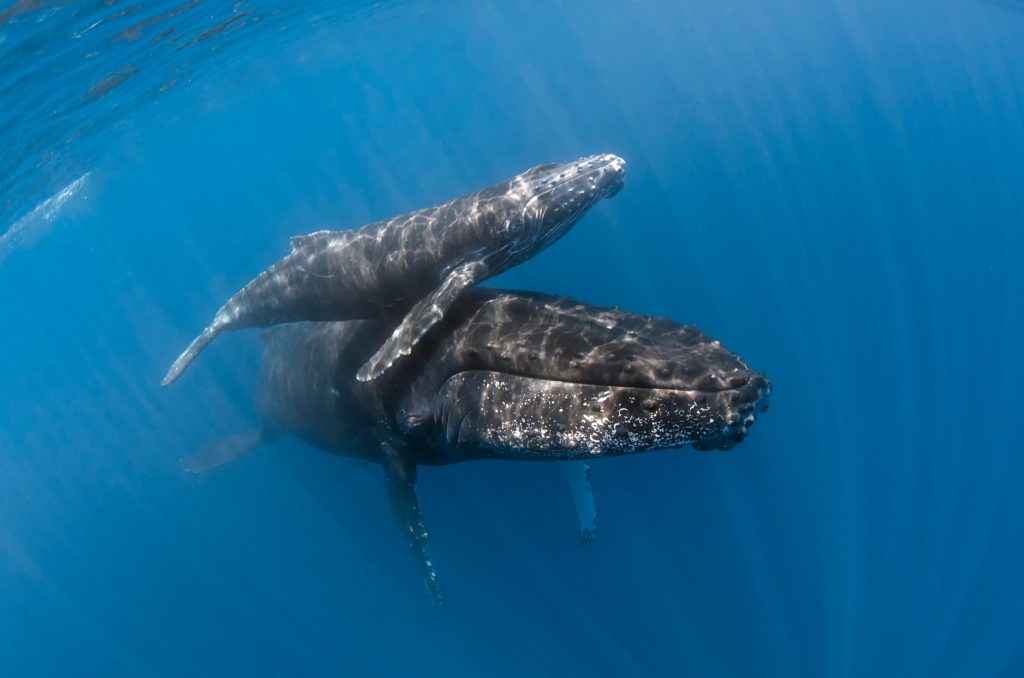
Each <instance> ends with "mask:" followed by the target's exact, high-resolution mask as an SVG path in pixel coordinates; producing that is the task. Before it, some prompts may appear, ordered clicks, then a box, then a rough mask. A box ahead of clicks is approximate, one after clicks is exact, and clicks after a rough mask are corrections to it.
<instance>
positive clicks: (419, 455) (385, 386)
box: [187, 288, 771, 600]
mask: <svg viewBox="0 0 1024 678" xmlns="http://www.w3.org/2000/svg"><path fill="white" fill-rule="evenodd" d="M392 323H393V320H392V319H390V318H380V319H374V320H365V321H349V322H312V323H297V324H293V325H287V326H283V327H278V328H274V329H273V330H271V331H270V332H267V333H266V335H265V340H266V350H265V353H264V357H263V362H262V365H261V370H260V377H259V381H258V386H257V392H256V404H257V411H258V412H259V416H260V420H261V423H262V428H261V430H260V431H259V432H254V433H252V434H242V435H239V436H235V437H233V438H230V439H228V441H227V442H225V443H223V444H219V445H216V446H213V447H211V448H208V450H207V451H206V452H205V453H203V454H201V455H199V456H197V458H195V459H193V460H192V461H191V462H190V466H187V468H189V469H190V470H193V471H203V470H206V469H208V468H211V467H214V466H218V465H220V464H222V463H225V462H227V461H231V460H232V459H235V458H237V457H239V456H241V455H242V454H244V453H245V452H246V451H248V450H249V449H251V448H252V447H254V446H255V445H256V444H257V443H259V442H261V441H264V440H266V439H267V438H268V437H272V436H273V435H275V434H276V433H278V432H290V433H293V434H295V435H298V436H299V437H301V438H302V439H304V440H306V441H307V442H309V443H311V444H312V445H314V446H317V447H319V448H322V449H324V450H327V451H330V452H333V453H336V454H340V455H345V456H349V457H355V458H359V459H363V460H367V461H371V462H375V463H379V464H381V465H382V466H383V467H384V472H385V477H386V486H387V490H388V495H389V499H390V504H391V507H392V510H393V512H394V514H395V517H396V518H397V519H398V521H399V524H400V526H401V527H402V529H403V531H404V532H405V534H406V536H407V538H408V541H409V544H410V546H411V547H412V549H413V551H414V553H415V554H416V556H417V558H418V560H419V563H420V565H421V567H422V569H423V573H424V577H425V581H426V584H427V587H428V590H429V591H430V593H431V595H432V596H433V597H434V598H435V600H440V593H439V589H438V585H437V576H436V573H435V571H434V567H433V565H432V562H431V560H430V557H429V554H428V553H427V537H428V534H427V529H426V526H425V523H424V522H423V519H422V517H421V514H420V509H419V502H418V500H417V498H416V490H415V484H416V467H417V466H418V465H442V464H452V463H456V462H461V461H469V460H473V459H482V458H493V459H516V460H588V459H594V458H597V457H606V456H612V455H623V454H630V453H634V452H642V451H646V450H658V449H665V448H677V447H682V446H684V445H693V447H695V448H696V449H699V450H710V449H723V450H727V449H730V448H731V447H733V446H734V445H736V444H737V443H738V442H740V441H742V440H743V438H744V437H745V436H746V435H747V432H748V429H749V428H750V426H751V425H752V424H753V423H754V419H755V417H756V413H757V412H760V411H763V410H764V409H765V408H766V407H767V404H768V395H769V392H770V389H771V387H770V384H769V382H768V381H767V380H766V379H765V377H764V375H763V374H761V373H759V372H754V371H752V370H750V368H748V367H747V365H746V364H744V363H743V361H742V360H741V359H740V358H739V357H737V356H736V355H734V354H733V353H731V352H729V351H728V350H726V349H725V348H723V347H722V346H721V344H720V343H719V342H717V341H714V340H712V339H711V338H709V337H708V336H706V335H704V334H703V333H701V332H700V331H699V330H698V329H697V328H696V327H693V326H690V325H679V324H677V323H674V322H672V321H670V320H668V319H663V318H652V317H650V316H638V315H635V314H632V313H627V312H625V311H621V310H618V309H609V308H599V307H596V306H590V305H587V304H583V303H580V302H576V301H573V300H571V299H568V298H564V297H563V298H556V297H551V296H547V295H542V294H536V293H529V292H508V291H501V290H492V289H481V288H477V289H473V290H471V291H469V292H468V293H467V294H465V295H463V296H462V297H460V298H459V299H458V300H457V301H456V302H455V304H454V305H453V307H452V308H451V309H450V311H449V313H447V314H446V315H445V317H444V318H443V319H442V320H441V321H440V322H439V323H437V324H436V325H435V327H433V328H432V329H431V330H430V331H429V332H428V333H427V334H426V335H425V336H424V337H423V340H422V341H421V342H420V343H419V344H418V345H417V346H416V348H415V349H414V351H413V354H412V356H411V358H410V359H409V360H406V361H403V362H402V363H401V364H399V365H396V366H395V369H393V370H390V371H389V372H388V373H387V374H386V375H384V376H383V377H382V378H380V379H377V380H374V381H371V382H360V381H359V380H357V379H356V378H355V375H356V371H357V369H358V368H359V366H360V365H361V364H362V363H363V362H364V361H365V360H366V357H367V356H368V355H369V354H370V353H371V352H372V350H373V348H374V347H375V346H377V345H378V343H379V341H380V340H381V339H383V338H384V337H385V336H386V335H387V333H388V331H389V330H390V328H391V327H392ZM585 482H586V481H585V477H581V478H577V479H576V482H574V483H573V493H574V498H576V501H577V504H578V505H580V503H581V502H583V503H585V502H586V501H588V497H587V496H586V495H589V487H586V486H585ZM581 495H584V496H582V497H581ZM582 518H583V516H582V515H581V519H582ZM584 536H585V535H584Z"/></svg>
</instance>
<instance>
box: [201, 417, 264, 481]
mask: <svg viewBox="0 0 1024 678" xmlns="http://www.w3.org/2000/svg"><path fill="white" fill-rule="evenodd" d="M271 437H272V436H271V435H268V434H267V432H266V431H264V429H262V428H258V429H255V430H252V431H246V432H244V433H236V434H234V435H231V436H228V437H226V438H224V439H222V440H218V441H217V442H215V443H213V444H211V445H206V446H205V447H203V448H202V449H201V450H199V451H198V452H196V453H195V454H193V455H192V456H190V457H185V458H183V459H182V460H181V468H182V469H184V470H185V471H186V472H187V473H191V474H193V475H201V474H203V473H207V472H208V471H212V470H213V469H215V468H219V467H221V466H224V465H225V464H230V463H231V462H233V461H238V460H239V459H241V458H242V457H244V456H245V455H247V454H249V453H250V452H252V451H253V450H254V449H255V448H257V447H259V446H260V445H261V444H263V443H265V442H267V441H268V440H269V439H270V438H271Z"/></svg>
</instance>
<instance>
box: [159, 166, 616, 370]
mask: <svg viewBox="0 0 1024 678" xmlns="http://www.w3.org/2000/svg"><path fill="white" fill-rule="evenodd" d="M625 166H626V165H625V161H623V160H622V158H619V157H617V156H615V155H611V154H606V155H594V156H590V157H586V158H581V159H580V160H577V161H575V162H567V163H558V164H549V165H539V166H537V167H534V168H532V169H529V170H527V171H525V172H523V173H522V174H519V175H517V176H515V177H512V178H511V179H509V180H508V181H503V182H501V183H498V184H495V185H493V186H489V187H487V188H483V189H481V190H478V191H476V192H474V193H470V194H469V195H465V196H463V197H461V198H456V199H454V200H451V201H449V202H446V203H444V204H441V205H436V206H434V207H427V208H424V209H420V210H416V211H415V212H410V213H408V214H403V215H401V216H397V217H394V218H392V219H388V220H385V221H379V222H374V223H371V224H367V225H365V226H362V227H360V228H356V229H351V230H346V231H318V232H316V233H312V234H310V235H305V236H297V237H295V238H292V241H291V245H292V251H291V253H290V254H288V255H287V256H286V257H284V258H283V259H281V260H280V261H278V262H277V263H275V264H274V265H272V266H271V267H270V268H268V269H266V270H265V271H263V272H262V273H260V274H259V275H258V276H257V277H256V278H255V279H253V280H252V281H251V282H249V283H248V284H247V285H245V287H243V288H242V289H241V290H240V291H239V292H238V293H236V294H235V295H234V296H233V297H231V299H229V300H228V302H227V303H226V304H224V306H223V307H221V309H220V310H219V311H218V312H217V314H216V315H215V316H214V319H213V322H211V323H210V325H209V326H208V327H207V328H206V329H205V330H203V332H202V333H201V334H200V335H199V336H198V337H196V339H195V340H193V342H192V343H191V344H190V345H189V346H188V348H187V349H185V351H184V352H183V353H182V354H181V355H180V356H179V357H178V359H177V360H175V361H174V363H173V364H172V365H171V368H170V369H169V370H168V372H167V375H166V376H165V377H164V379H163V382H162V383H163V384H164V385H165V386H166V385H168V384H170V383H172V382H173V381H175V380H176V379H177V378H178V377H179V376H180V375H181V373H182V372H183V371H184V370H185V368H186V367H188V365H189V363H191V362H192V360H193V359H195V357H196V356H197V355H198V354H199V352H200V351H202V350H203V349H204V348H205V347H206V346H207V345H208V344H209V343H210V342H211V341H213V340H214V338H215V337H216V336H217V335H218V334H220V333H221V332H225V331H228V330H238V329H243V328H247V327H268V326H271V325H276V324H279V323H288V322H296V321H302V320H353V319H362V318H376V317H380V316H383V315H386V314H389V313H390V312H393V311H394V310H395V309H398V308H401V309H403V312H404V317H402V318H400V319H399V320H397V321H396V323H395V324H396V326H395V327H394V328H393V331H392V332H391V334H390V336H387V337H385V338H383V339H382V344H381V345H380V348H379V349H378V350H377V351H376V352H375V353H374V355H372V356H368V360H367V361H366V363H365V365H363V367H362V368H361V369H360V370H359V373H358V375H357V377H358V378H359V379H360V380H361V381H369V380H372V379H375V378H376V377H378V376H379V375H381V374H382V373H383V372H384V371H385V370H387V369H388V368H389V367H390V366H391V365H392V364H393V363H394V362H395V361H396V360H398V359H399V358H400V357H401V356H403V355H408V354H409V352H410V351H411V350H412V348H413V346H415V344H416V343H417V342H418V341H419V340H420V338H421V337H422V336H423V334H424V333H426V332H427V331H428V330H429V329H430V328H431V326H433V325H434V323H436V322H437V321H438V320H439V319H440V318H441V317H443V316H444V314H445V312H446V311H447V309H448V308H449V307H450V306H451V305H452V303H454V301H455V300H456V299H458V298H459V296H460V295H462V294H463V293H464V292H465V291H466V290H467V289H468V288H470V287H472V286H473V285H476V284H477V283H479V282H481V281H482V280H485V279H487V278H490V277H492V276H495V275H497V274H499V273H501V272H503V271H506V270H508V269H509V268H511V267H513V266H516V265H517V264H520V263H522V262H524V261H526V260H527V259H529V258H530V257H532V256H534V255H535V254H537V253H538V252H540V251H541V250H543V249H544V248H546V247H547V246H548V245H550V244H551V243H553V242H554V241H556V240H558V239H559V238H560V237H561V236H562V235H564V234H565V233H566V232H567V231H568V230H569V229H570V228H572V226H573V225H574V224H575V223H576V222H577V221H579V220H580V218H581V217H582V216H583V214H584V213H585V212H586V211H587V210H588V209H590V207H592V206H593V205H594V204H595V203H596V202H598V201H599V200H601V199H602V198H605V197H611V196H613V195H615V194H616V193H618V191H619V190H620V189H621V188H622V184H623V181H624V176H625Z"/></svg>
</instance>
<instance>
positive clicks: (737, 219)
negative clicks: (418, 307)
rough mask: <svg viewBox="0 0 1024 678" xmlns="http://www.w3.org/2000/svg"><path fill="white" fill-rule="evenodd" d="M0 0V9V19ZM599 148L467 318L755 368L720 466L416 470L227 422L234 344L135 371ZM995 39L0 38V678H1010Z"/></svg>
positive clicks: (501, 30) (1022, 199)
mask: <svg viewBox="0 0 1024 678" xmlns="http://www.w3.org/2000/svg"><path fill="white" fill-rule="evenodd" d="M7 2H8V3H10V2H12V0H7ZM599 152H613V153H616V154H618V155H621V156H622V157H624V158H625V159H626V160H627V162H628V163H629V168H628V175H627V179H626V185H625V188H624V189H623V190H622V192H621V193H620V194H619V195H618V196H617V197H616V198H615V199H614V200H611V201H604V202H602V203H600V204H599V205H597V206H596V207H595V208H594V209H593V210H592V211H591V212H590V213H589V214H588V215H587V216H586V217H585V219H584V220H583V221H582V222H581V223H580V224H578V225H577V226H576V227H575V228H574V229H573V230H572V231H571V232H570V233H569V234H568V235H567V236H566V237H564V238H563V239H562V240H561V241H559V242H558V243H556V244H555V245H554V246H552V247H551V248H550V249H548V250H546V251H545V252H543V253H542V254H540V255H539V256H537V257H536V258H535V259H533V260H531V261H529V262H526V263H525V264H524V265H522V266H520V267H518V268H516V269H513V270H511V271H509V272H508V273H506V274H504V275H502V276H500V277H499V278H497V279H494V280H492V281H489V282H488V283H487V284H488V285H493V286H502V287H516V288H522V289H532V290H537V291H541V292H548V293H555V294H568V295H572V296H574V297H577V298H579V299H581V300H585V301H587V302H590V303H594V304H602V305H619V306H622V307H623V308H626V309H628V310H631V311H635V312H640V313H654V314H658V315H666V316H669V317H671V318H673V319H675V320H677V321H679V322H687V323H694V324H697V325H698V326H700V327H701V328H702V329H703V330H704V331H705V332H707V333H709V334H711V335H712V336H715V337H716V338H718V339H720V340H721V341H722V342H723V343H724V344H725V345H726V346H727V347H729V348H731V349H733V350H735V351H737V352H738V353H740V354H741V355H742V356H743V357H744V359H745V360H747V362H749V364H750V365H751V366H752V367H753V368H755V369H758V370H763V371H764V372H766V373H767V375H768V376H769V377H770V378H771V380H772V382H773V384H774V393H773V397H772V407H771V409H770V410H769V411H768V412H766V413H765V414H764V415H762V416H761V417H760V418H759V420H758V421H757V423H756V424H755V425H754V427H753V429H752V430H751V435H750V437H749V438H748V439H747V440H746V441H745V442H744V443H743V444H741V445H739V446H738V447H737V448H736V449H734V450H732V451H729V452H724V453H697V452H694V451H693V450H690V449H684V450H676V451H663V452H657V453H651V454H638V455H633V456H629V457H624V458H619V459H610V460H600V461H598V462H596V463H595V464H594V479H593V485H594V491H595V495H596V501H597V504H598V510H599V514H600V529H599V533H598V536H597V539H596V540H595V541H594V542H593V543H591V544H588V545H583V544H581V543H580V542H579V541H578V539H577V538H576V535H575V522H574V521H575V518H574V514H573V509H572V503H571V498H570V495H569V492H568V490H567V488H566V487H565V484H564V481H563V480H562V477H561V474H560V473H559V471H558V469H556V468H554V467H553V466H550V465H545V464H528V463H516V462H497V461H492V462H475V463H468V464H461V465H453V466H449V467H441V468H426V469H422V470H421V472H420V483H419V491H420V498H421V503H422V506H423V511H424V515H425V518H426V520H427V522H428V525H429V526H430V528H431V548H432V555H433V557H434V560H435V563H436V565H437V567H438V570H439V574H440V577H441V583H442V586H443V588H444V592H445V598H446V602H445V605H444V606H442V607H435V606H434V605H432V603H431V602H430V600H429V598H428V597H427V596H426V595H425V593H424V591H423V586H422V582H421V580H420V577H419V573H418V571H417V568H416V564H415V562H414V561H413V559H412V558H411V557H410V555H409V552H408V548H407V547H406V545H405V544H404V543H403V539H402V536H401V535H400V533H399V532H398V530H397V529H395V527H394V525H393V520H392V517H391V515H390V513H389V511H388V505H387V499H386V496H385V493H384V489H383V478H382V474H381V472H380V470H379V468H376V467H373V466H360V465H357V464H354V463H351V462H348V461H346V460H344V459H341V458H338V457H334V456H331V455H328V454H324V453H323V452H319V451H317V450H314V449H312V448H310V447H308V446H306V445H304V444H303V443H301V442H299V441H298V440H295V439H290V438H281V439H280V440H278V441H276V442H274V443H273V444H272V445H271V446H269V447H267V448H264V449H262V450H259V451H257V452H255V453H253V454H252V455H250V456H249V457H247V458H245V459H243V460H241V461H239V462H238V463H236V464H234V465H232V466H229V467H225V468H223V469H219V470H217V471H216V472H213V473H210V474H209V475H208V476H205V477H202V478H199V479H196V478H192V477H190V476H188V475H186V474H185V473H184V472H183V471H182V470H181V467H180V465H179V459H180V458H182V457H184V456H187V455H189V454H190V453H192V452H193V451H195V450H196V449H198V448H199V447H201V446H202V445H204V444H207V443H209V442H210V441H213V440H216V439H218V438H220V437H223V436H226V435H230V434H232V433H236V432H238V431H241V430H245V429H247V428H251V427H252V426H253V423H254V417H255V415H254V412H253V406H252V402H251V391H252V386H253V383H254V379H255V373H256V366H257V364H258V361H259V355H260V343H259V341H258V339H257V335H258V332H254V331H253V332H242V333H234V334H230V335H225V336H224V337H222V338H221V339H219V340H218V341H217V342H215V343H214V344H213V346H211V348H209V349H208V350H207V351H206V352H204V353H203V355H202V357H201V358H200V359H199V360H198V361H197V362H196V363H195V365H193V367H192V368H191V369H190V370H189V371H188V373H186V375H185V376H184V377H183V378H182V380H181V381H180V382H179V383H177V384H175V385H173V387H171V388H161V387H160V386H159V382H160V378H161V377H162V375H163V373H164V371H165V370H166V368H167V366H168V365H169V363H170V362H171V360H173V358H174V357H175V356H176V355H177V353H178V352H179V351H180V350H181V349H182V348H183V347H184V345H185V344H186V343H187V341H188V340H190V339H191V338H192V336H194V334H195V333H196V332H197V331H198V330H199V329H201V327H202V326H203V325H205V323H206V322H207V321H208V320H209V318H210V317H211V315H212V313H213V312H214V311H215V310H216V308H217V307H218V306H219V305H220V304H221V303H222V301H223V300H224V299H226V298H227V297H228V296H229V295H230V294H232V293H233V292H234V291H235V290H236V289H237V288H238V287H240V286H241V285H242V284H243V283H244V282H246V281H247V280H248V279H250V278H251V277H252V276H253V275H254V274H255V273H257V272H258V271H260V270H262V269H263V268H264V267H266V266H267V265H269V264H270V263H271V262H273V261H275V260H276V259H278V258H279V257H281V256H283V255H284V254H285V253H286V252H287V250H288V238H289V237H290V236H292V235H296V234H301V233H306V232H310V231H314V230H318V229H321V228H347V227H352V226H358V225H361V224H363V223H366V222H369V221H372V220H375V219H379V218H384V217H387V216H391V215H394V214H399V213H402V212H405V211H409V210H412V209H416V208H418V207H422V206H425V205H429V204H434V203H436V202H439V201H442V200H446V199H448V198H450V197H453V196H456V195H460V194H462V193H464V192H467V191H469V190H473V189H475V188H478V187H481V186H484V185H487V184H490V183H492V182H495V181H498V180H500V179H503V178H506V177H508V176H511V175H512V174H515V173H517V172H519V171H521V170H522V169H525V168H526V167H529V166H531V165H534V164H538V163H541V162H550V161H557V160H565V159H570V158H575V157H579V156H581V155H586V154H591V153H599ZM1022 187H1024V4H1020V3H1017V2H1011V1H1009V0H1007V1H1005V2H996V1H984V0H927V1H926V0H905V1H902V2H893V1H892V0H885V1H882V0H857V1H854V0H779V1H778V2H772V3H763V2H755V1H754V0H727V1H722V0H714V1H712V0H690V1H687V2H680V1H675V0H635V1H633V2H612V1H610V0H594V1H593V2H583V1H582V0H579V1H572V0H555V1H546V0H545V1H541V0H522V1H519V0H517V1H515V2H504V1H497V0H495V1H482V2H460V1H456V0H450V1H439V2H415V1H407V2H375V3H370V2H347V3H346V2H309V3H290V4H283V3H282V4H281V5H280V6H278V5H275V4H274V3H272V2H265V1H263V0H251V1H249V2H246V1H241V2H215V1H212V0H209V1H206V2H201V1H193V2H188V3H186V4H182V0H176V2H136V3H134V4H130V3H127V2H119V1H117V0H104V1H99V0H93V1H82V2H42V1H30V0H19V1H17V2H14V3H13V4H10V5H9V6H7V7H6V8H5V9H0V229H2V230H0V308H2V309H3V312H2V314H0V315H2V320H0V323H2V324H0V327H2V333H0V347H2V351H0V675H3V676H43V675H54V676H67V675H83V676H84V675H104V676H111V675H116V676H122V675H123V676H178V675H275V676H284V675H296V676H298V675H303V676H304V675H309V676H317V675H344V676H405V675H418V676H443V677H455V676H523V675H543V676H598V675H600V676H965V677H966V676H971V677H975V676H1021V675H1024V581H1022V580H1024V457H1022V454H1021V453H1022V451H1024V448H1022V444H1021V438H1020V428H1021V422H1022V415H1021V413H1020V409H1021V404H1022V402H1024V401H1022V393H1021V384H1022V383H1024V351H1022V350H1021V347H1022V346H1024V319H1022V310H1024V305H1022V301H1021V299H1022V294H1024V236H1022V222H1024V189H1022Z"/></svg>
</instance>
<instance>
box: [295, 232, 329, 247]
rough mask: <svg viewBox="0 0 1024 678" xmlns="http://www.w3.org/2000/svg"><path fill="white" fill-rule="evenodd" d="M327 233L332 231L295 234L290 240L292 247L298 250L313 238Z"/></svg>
mask: <svg viewBox="0 0 1024 678" xmlns="http://www.w3.org/2000/svg"><path fill="white" fill-rule="evenodd" d="M325 233H330V231H315V232H313V233H307V234H306V235H293V236H292V239H291V241H290V242H291V245H292V249H293V250H297V249H299V248H300V247H302V246H303V245H305V244H306V243H308V242H309V241H310V240H313V239H314V238H317V237H319V236H321V235H324V234H325Z"/></svg>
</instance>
